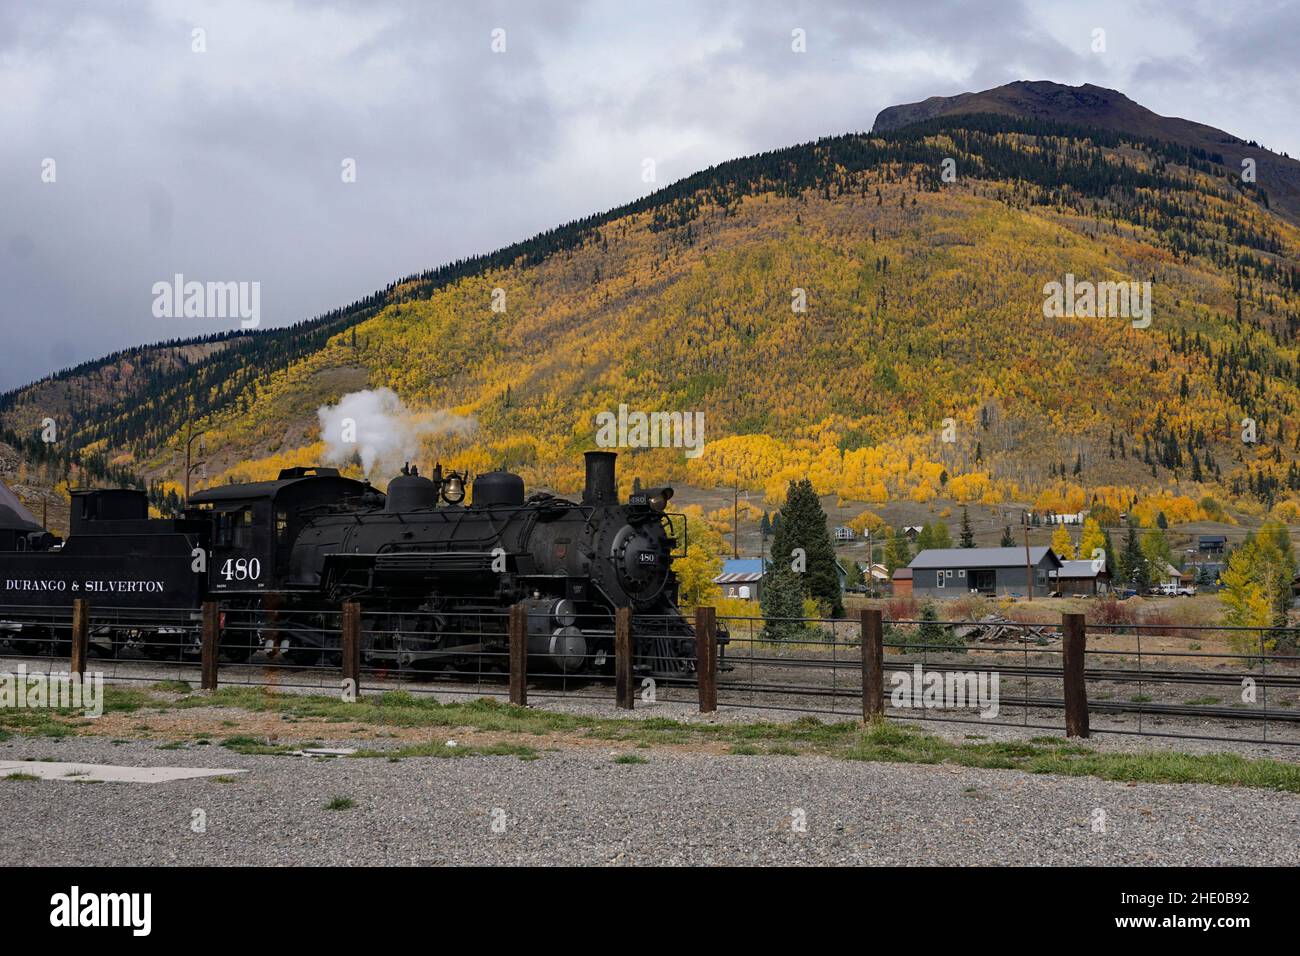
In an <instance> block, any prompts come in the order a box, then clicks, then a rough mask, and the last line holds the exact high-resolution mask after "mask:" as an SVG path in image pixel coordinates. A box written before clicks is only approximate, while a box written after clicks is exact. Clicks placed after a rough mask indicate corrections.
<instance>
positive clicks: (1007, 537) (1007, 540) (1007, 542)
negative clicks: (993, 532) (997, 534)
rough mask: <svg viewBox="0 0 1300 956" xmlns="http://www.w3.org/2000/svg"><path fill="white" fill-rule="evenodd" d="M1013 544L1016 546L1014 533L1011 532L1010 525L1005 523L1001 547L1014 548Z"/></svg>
mask: <svg viewBox="0 0 1300 956" xmlns="http://www.w3.org/2000/svg"><path fill="white" fill-rule="evenodd" d="M1015 546H1016V538H1015V535H1013V534H1012V533H1011V525H1007V526H1006V527H1004V528H1003V529H1002V547H1004V548H1014V547H1015Z"/></svg>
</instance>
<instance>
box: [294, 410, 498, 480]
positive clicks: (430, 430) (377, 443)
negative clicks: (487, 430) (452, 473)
mask: <svg viewBox="0 0 1300 956" xmlns="http://www.w3.org/2000/svg"><path fill="white" fill-rule="evenodd" d="M316 415H317V417H318V418H319V419H320V433H321V439H322V440H323V441H324V442H325V460H326V461H327V462H328V463H330V464H337V465H343V464H347V463H348V462H350V461H352V460H353V458H354V456H355V457H356V458H360V459H361V467H362V469H363V470H364V471H365V473H366V475H367V476H369V475H371V474H372V473H373V472H374V470H375V468H376V467H378V468H381V469H383V471H384V473H385V474H389V475H391V474H394V473H396V471H397V470H398V469H399V468H400V467H401V466H402V464H403V463H404V462H406V461H410V460H411V459H413V458H416V457H417V456H418V455H419V453H420V442H421V439H423V438H426V437H432V436H436V435H468V434H471V433H472V432H473V431H474V428H475V424H476V423H475V421H474V419H473V418H464V417H462V416H460V415H453V414H452V413H451V412H448V411H415V410H413V409H410V408H407V407H406V404H405V403H404V402H403V401H402V400H401V399H400V398H399V397H398V396H397V393H396V392H394V391H393V390H392V389H391V388H379V389H375V390H373V391H369V390H368V391H364V392H351V393H349V394H347V395H344V396H343V397H342V398H341V399H339V403H338V404H337V405H322V406H321V407H320V408H318V409H317V410H316Z"/></svg>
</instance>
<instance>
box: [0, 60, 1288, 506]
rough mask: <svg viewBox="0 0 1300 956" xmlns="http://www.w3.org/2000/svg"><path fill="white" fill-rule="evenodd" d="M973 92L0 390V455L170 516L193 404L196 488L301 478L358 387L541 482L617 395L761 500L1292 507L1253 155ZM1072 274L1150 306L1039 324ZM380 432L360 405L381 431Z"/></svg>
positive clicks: (1129, 107) (1276, 302) (698, 470)
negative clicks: (295, 314) (259, 317)
mask: <svg viewBox="0 0 1300 956" xmlns="http://www.w3.org/2000/svg"><path fill="white" fill-rule="evenodd" d="M969 97H970V98H968V99H965V100H962V99H961V98H960V97H958V98H952V99H951V100H942V101H935V100H927V101H926V102H925V103H923V104H914V105H913V106H909V107H895V108H892V109H891V110H886V111H884V112H883V113H882V114H881V117H880V118H879V119H878V120H877V129H876V130H874V131H873V132H871V133H869V134H864V133H853V134H846V135H842V136H834V137H827V138H824V139H821V140H818V141H816V142H812V143H805V144H802V145H798V146H792V147H789V148H787V149H782V150H776V151H773V152H769V153H763V154H760V155H756V156H751V157H746V158H743V159H737V160H734V161H731V162H728V163H723V164H721V165H719V166H716V167H712V168H710V169H707V170H704V171H702V172H700V173H697V174H695V175H693V176H691V177H688V178H687V179H684V180H682V181H680V182H677V183H674V184H672V185H671V186H668V187H665V188H664V189H661V190H659V191H657V192H656V193H654V194H652V195H649V196H647V197H644V198H642V199H639V200H637V201H636V202H634V203H630V204H628V205H626V206H622V207H619V208H617V209H613V210H609V211H608V212H604V213H600V214H596V215H593V216H590V217H588V218H587V219H584V220H580V221H577V222H573V223H568V224H566V225H563V226H560V227H557V228H556V229H554V230H551V231H549V232H547V233H543V234H541V235H538V236H535V237H532V238H531V239H528V240H525V241H523V242H520V243H517V244H515V245H513V246H509V247H506V248H503V249H501V250H497V251H496V252H493V253H491V254H489V255H485V256H481V257H477V258H474V259H467V260H464V261H461V262H457V263H451V264H448V265H446V266H443V267H440V268H439V269H436V270H431V271H429V272H425V273H422V274H420V275H416V276H411V277H408V278H406V279H403V280H401V281H399V282H394V283H393V284H392V285H390V286H389V287H388V288H387V289H385V290H383V291H381V292H377V293H375V294H374V295H373V296H370V297H367V298H366V299H364V300H361V301H360V302H358V303H354V304H353V305H352V306H349V307H347V308H344V309H340V310H338V311H337V312H335V313H331V314H330V315H328V316H322V317H319V318H317V319H314V320H312V321H311V322H308V323H304V324H302V325H301V326H300V327H298V328H296V329H289V330H286V329H278V330H269V331H265V332H256V333H239V334H236V335H232V336H227V337H224V338H218V339H213V340H202V341H199V340H195V341H192V342H184V343H170V344H166V345H163V346H159V347H153V348H146V349H141V350H130V351H128V352H126V353H122V354H120V355H118V356H115V357H110V358H109V359H106V360H104V361H101V362H98V363H88V364H87V365H85V366H81V367H79V368H77V369H72V370H69V371H67V372H64V373H61V374H60V375H57V376H53V377H51V378H49V379H46V380H43V381H42V382H38V383H36V384H35V385H32V386H29V387H27V388H24V389H19V390H16V391H14V392H11V393H9V394H7V395H4V396H0V442H5V443H8V445H9V446H10V447H11V448H13V449H14V452H13V454H12V455H10V456H6V455H5V454H4V449H3V448H0V464H3V462H4V461H6V460H13V458H14V457H16V458H17V459H19V460H20V461H21V465H22V467H24V468H26V469H28V470H29V471H34V472H41V473H43V474H44V475H46V477H47V478H49V479H52V480H53V481H65V482H66V481H71V482H72V483H74V484H76V483H79V482H81V481H89V480H92V479H95V478H96V476H98V475H109V476H111V477H112V478H114V479H116V480H132V479H133V477H134V478H138V479H139V480H140V481H142V482H149V483H151V485H152V488H153V491H154V497H155V500H156V501H158V502H159V503H160V504H162V505H164V506H168V505H173V504H174V503H175V495H176V492H177V489H178V488H179V486H180V484H181V482H182V481H183V476H182V474H181V473H182V471H183V461H184V455H183V451H182V447H181V446H182V445H183V443H184V435H185V424H184V423H185V415H186V412H185V409H186V407H187V405H189V406H190V407H192V409H193V414H194V417H195V418H196V420H197V423H198V424H197V425H196V427H197V428H199V429H202V430H205V431H206V435H205V441H206V447H207V452H206V455H205V458H206V462H207V464H206V470H207V477H206V479H205V480H210V481H224V480H229V479H232V478H235V479H238V478H250V477H261V476H265V475H267V474H270V473H273V472H274V471H275V470H276V469H277V468H279V467H281V466H283V465H289V464H305V463H314V462H315V461H317V460H319V459H321V458H322V457H324V456H325V455H326V454H327V453H328V451H329V447H328V446H327V443H325V442H323V441H322V437H324V438H326V439H329V438H332V437H334V436H332V435H325V436H322V434H321V419H320V418H319V416H318V410H319V409H320V408H321V407H322V406H326V405H333V404H336V403H338V402H339V401H340V399H341V398H343V396H345V395H349V394H352V393H357V392H362V391H365V392H366V396H367V398H368V399H374V401H370V402H369V404H367V405H366V406H365V407H366V408H367V409H369V410H370V411H373V410H374V409H375V408H378V407H380V406H382V407H384V408H389V409H390V410H392V409H394V408H397V406H394V405H393V404H392V402H389V400H388V399H387V398H385V397H384V396H385V393H382V392H380V391H378V390H381V389H390V390H392V392H393V393H395V395H396V396H397V397H398V398H400V400H401V401H402V402H404V403H405V406H406V407H407V408H409V409H411V410H412V412H411V414H410V415H409V416H406V417H407V418H411V419H414V421H413V422H412V423H411V424H413V426H414V427H413V429H412V432H411V433H412V434H418V436H419V438H418V441H419V443H420V445H419V447H418V449H417V453H416V456H415V457H416V458H417V460H419V461H421V462H422V463H423V462H425V461H428V462H432V461H433V460H434V459H438V460H441V461H442V462H443V463H444V465H450V466H453V467H464V468H470V469H472V470H476V471H477V470H483V469H486V468H489V467H493V466H495V465H499V464H504V465H508V466H510V467H513V468H518V469H520V470H521V471H523V473H524V474H525V477H526V478H527V479H528V480H529V482H530V483H534V484H542V485H545V486H548V487H551V488H554V489H558V490H562V491H571V490H573V489H574V488H576V487H577V486H578V485H579V484H580V482H581V466H580V452H581V451H582V450H583V449H585V448H590V447H593V446H594V444H595V441H596V415H597V414H599V413H601V412H617V410H618V409H619V406H620V405H627V406H628V407H629V409H630V410H633V411H638V410H639V411H644V412H647V413H648V412H652V411H668V412H674V411H676V412H689V413H696V412H698V413H701V414H702V415H703V416H704V418H703V421H704V423H705V426H704V427H705V437H706V439H707V442H708V444H707V447H706V448H705V450H704V452H703V454H701V455H700V456H699V457H697V458H690V457H687V456H685V455H684V454H683V453H682V451H681V450H676V449H674V450H665V449H656V450H649V451H639V452H636V453H635V454H633V455H631V458H630V461H627V463H626V467H624V468H623V469H622V475H623V478H624V480H625V481H626V482H630V481H631V479H632V477H633V475H636V476H639V477H641V478H643V479H644V480H646V481H656V480H661V479H665V480H673V481H677V482H683V481H685V482H688V483H691V484H694V485H697V486H705V487H712V486H716V485H723V484H726V485H730V484H731V483H732V481H734V480H739V481H740V483H741V484H742V485H744V486H746V487H748V488H751V489H754V490H759V491H763V492H765V493H767V495H768V496H769V498H770V499H776V498H777V497H779V496H780V495H781V493H782V492H783V491H784V488H785V485H786V482H787V481H788V480H789V479H790V478H795V477H804V476H808V477H811V478H812V480H813V482H814V485H815V486H816V487H817V488H818V490H819V491H822V492H823V493H833V494H837V495H839V496H840V497H841V498H843V499H846V500H853V501H860V502H866V503H867V505H868V506H874V505H875V504H877V503H879V502H882V501H886V500H897V499H899V498H906V499H910V500H913V501H917V502H929V501H932V500H936V499H945V500H957V501H982V502H985V503H988V504H999V503H1007V502H1029V503H1032V504H1033V505H1035V506H1036V507H1038V508H1040V509H1043V510H1052V511H1057V512H1067V511H1068V512H1073V511H1078V510H1081V509H1083V508H1084V507H1087V506H1089V505H1090V504H1094V503H1104V504H1106V505H1107V506H1109V507H1110V508H1112V509H1114V510H1115V511H1129V512H1131V513H1135V514H1137V515H1139V516H1140V517H1141V518H1143V520H1146V521H1149V522H1155V520H1156V519H1157V517H1158V515H1159V514H1160V513H1161V512H1163V513H1164V514H1165V517H1166V519H1167V520H1168V521H1170V522H1173V521H1181V520H1199V519H1207V518H1218V517H1221V516H1222V509H1223V506H1224V505H1230V506H1231V507H1232V508H1233V509H1235V510H1237V511H1239V512H1248V513H1259V512H1261V511H1263V510H1266V509H1273V510H1274V511H1275V512H1276V513H1278V514H1279V515H1282V516H1283V517H1287V516H1292V517H1293V518H1294V519H1295V520H1300V466H1298V465H1297V464H1296V459H1297V456H1300V343H1298V342H1297V334H1300V306H1298V305H1297V296H1298V295H1300V229H1298V228H1297V226H1296V224H1295V222H1293V221H1292V219H1291V217H1290V216H1289V215H1288V214H1287V213H1286V211H1285V210H1284V209H1283V208H1282V207H1281V205H1280V202H1281V200H1280V199H1279V197H1283V198H1285V197H1284V194H1285V189H1279V188H1278V186H1277V184H1276V183H1275V182H1274V181H1273V180H1272V179H1270V177H1269V176H1267V175H1264V174H1263V172H1262V171H1263V170H1265V169H1266V168H1268V169H1271V168H1273V167H1272V165H1270V166H1268V167H1266V166H1265V165H1264V162H1263V158H1264V157H1263V151H1259V153H1258V154H1252V155H1258V156H1259V157H1260V160H1259V169H1260V170H1261V176H1260V179H1259V182H1257V183H1250V182H1243V181H1242V179H1241V176H1240V169H1239V167H1238V166H1237V165H1235V164H1233V162H1232V156H1233V155H1235V154H1233V153H1231V152H1229V151H1225V149H1226V146H1225V144H1223V143H1219V144H1218V146H1219V147H1220V148H1218V149H1211V148H1209V147H1208V146H1206V145H1202V143H1203V142H1204V140H1203V139H1202V140H1196V139H1192V138H1190V137H1191V133H1188V132H1187V128H1191V127H1195V124H1187V123H1185V122H1184V121H1181V120H1167V121H1166V120H1164V118H1162V117H1156V116H1155V114H1153V113H1149V111H1145V110H1142V108H1141V107H1139V106H1137V104H1133V103H1132V102H1131V101H1129V100H1128V99H1127V98H1125V97H1123V96H1122V95H1121V94H1117V93H1112V92H1110V91H1100V90H1097V89H1096V88H1088V87H1084V88H1077V89H1076V88H1070V87H1061V86H1056V85H1054V84H1047V85H1044V84H1038V83H1034V84H1012V86H1011V87H1004V88H1000V90H992V91H987V92H986V93H983V94H969ZM958 100H961V105H955V104H956V102H957V101H958ZM1012 103H1020V104H1029V106H1032V107H1033V108H1032V109H1030V108H1029V106H1024V107H1023V108H1022V109H1021V110H1020V111H1018V112H1017V111H1016V110H1013V109H1012V107H1011V106H1009V105H1007V104H1012ZM972 104H973V108H974V112H967V111H965V109H966V108H967V107H970V106H971V105H972ZM1053 104H1056V105H1053ZM995 107H1000V108H995ZM953 110H957V112H952V111H953ZM1125 117H1127V118H1129V119H1128V120H1125ZM1150 117H1154V120H1152V119H1150ZM1129 120H1131V121H1132V122H1133V123H1134V124H1136V128H1134V129H1129V128H1123V126H1122V121H1124V122H1127V121H1129ZM1157 120H1158V121H1163V122H1165V123H1167V124H1173V125H1168V126H1160V125H1159V124H1157V123H1156V121H1157ZM1197 129H1202V130H1205V129H1208V127H1197ZM1211 133H1214V134H1216V135H1218V136H1226V134H1218V133H1217V131H1211ZM1198 135H1200V134H1198ZM1204 135H1210V134H1204ZM1170 137H1173V138H1170ZM1251 149H1254V147H1251ZM1270 156H1271V154H1270ZM1269 163H1270V164H1273V163H1276V164H1279V165H1282V166H1285V165H1286V164H1289V163H1292V161H1290V160H1288V159H1286V158H1285V157H1274V158H1271V159H1269ZM1287 168H1290V167H1289V166H1288V167H1287ZM1075 280H1078V282H1079V283H1104V282H1136V283H1138V289H1143V288H1149V294H1150V300H1149V301H1150V305H1151V321H1150V323H1149V325H1147V326H1146V327H1136V326H1135V323H1134V322H1133V321H1130V319H1129V318H1128V317H1121V316H1101V317H1089V316H1087V315H1085V314H1083V312H1086V309H1085V310H1083V312H1080V310H1073V311H1074V315H1075V317H1071V316H1070V315H1069V314H1054V313H1053V314H1048V313H1049V312H1050V310H1045V308H1044V305H1045V299H1046V290H1048V289H1050V288H1051V285H1052V284H1053V283H1056V284H1060V285H1068V287H1069V288H1071V289H1074V288H1075V285H1074V283H1075ZM1144 283H1150V286H1149V287H1144V286H1143V284H1144ZM1138 324H1139V325H1140V323H1138ZM353 400H354V399H349V401H353ZM385 402H387V403H388V404H384V403H385ZM349 407H351V406H349ZM51 409H54V410H55V412H56V414H53V416H52V417H55V418H56V419H60V420H61V419H63V418H66V427H63V426H62V425H61V427H63V431H62V438H61V441H60V443H59V444H57V445H53V446H51V445H47V444H44V443H42V442H41V441H40V440H39V438H38V437H37V436H38V432H39V429H40V427H41V422H42V420H43V419H44V418H45V417H47V416H50V415H51ZM368 414H369V412H368ZM394 417H398V418H400V417H403V416H402V413H401V410H400V408H397V411H394V412H393V415H391V416H389V417H388V418H385V417H383V416H382V415H381V416H380V417H379V418H375V417H373V416H372V417H370V418H366V419H365V420H364V421H363V420H362V419H360V418H358V419H357V422H358V425H359V427H361V430H362V431H363V432H365V431H366V430H367V427H368V428H369V432H370V437H371V438H373V437H374V433H375V432H376V431H380V432H383V431H386V430H387V429H389V428H390V427H396V425H397V424H399V423H395V421H393V420H391V419H393V418H394ZM1245 418H1250V419H1252V420H1253V421H1254V423H1255V426H1254V427H1255V429H1256V431H1257V435H1256V437H1257V440H1256V441H1254V442H1251V443H1244V442H1243V441H1242V439H1241V435H1242V433H1243V428H1244V426H1243V423H1242V420H1243V419H1245ZM365 422H369V423H370V424H369V426H365ZM363 426H365V427H363ZM365 437H366V436H363V440H365ZM382 437H383V438H384V440H385V441H387V440H388V438H389V437H390V436H388V435H386V434H385V435H384V436H382ZM390 444H391V443H390ZM353 467H354V468H355V466H353ZM0 471H3V469H2V468H0ZM0 477H4V475H3V474H0ZM378 477H380V478H384V477H386V475H384V474H382V473H381V474H379V475H378ZM11 483H12V482H11Z"/></svg>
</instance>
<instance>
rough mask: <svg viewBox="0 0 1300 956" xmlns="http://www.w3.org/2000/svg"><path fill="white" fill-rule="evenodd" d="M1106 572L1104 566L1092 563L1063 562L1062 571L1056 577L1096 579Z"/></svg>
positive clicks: (1057, 572)
mask: <svg viewBox="0 0 1300 956" xmlns="http://www.w3.org/2000/svg"><path fill="white" fill-rule="evenodd" d="M1105 570H1106V568H1105V567H1104V566H1103V567H1098V566H1097V565H1095V564H1093V563H1092V562H1091V561H1062V562H1061V570H1060V571H1056V572H1054V575H1055V576H1056V577H1058V578H1095V577H1096V576H1097V575H1098V574H1102V573H1104V572H1105Z"/></svg>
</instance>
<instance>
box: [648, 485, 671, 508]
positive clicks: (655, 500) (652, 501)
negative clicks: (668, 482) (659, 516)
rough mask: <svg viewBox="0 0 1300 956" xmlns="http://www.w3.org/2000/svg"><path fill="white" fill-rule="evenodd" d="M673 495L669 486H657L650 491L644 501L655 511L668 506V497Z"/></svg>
mask: <svg viewBox="0 0 1300 956" xmlns="http://www.w3.org/2000/svg"><path fill="white" fill-rule="evenodd" d="M672 496H673V490H672V489H671V488H658V489H656V490H654V491H652V492H650V495H649V497H648V498H647V499H646V503H647V504H648V505H650V507H651V508H652V509H653V510H655V511H663V510H664V509H665V508H667V507H668V499H669V498H671V497H672Z"/></svg>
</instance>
